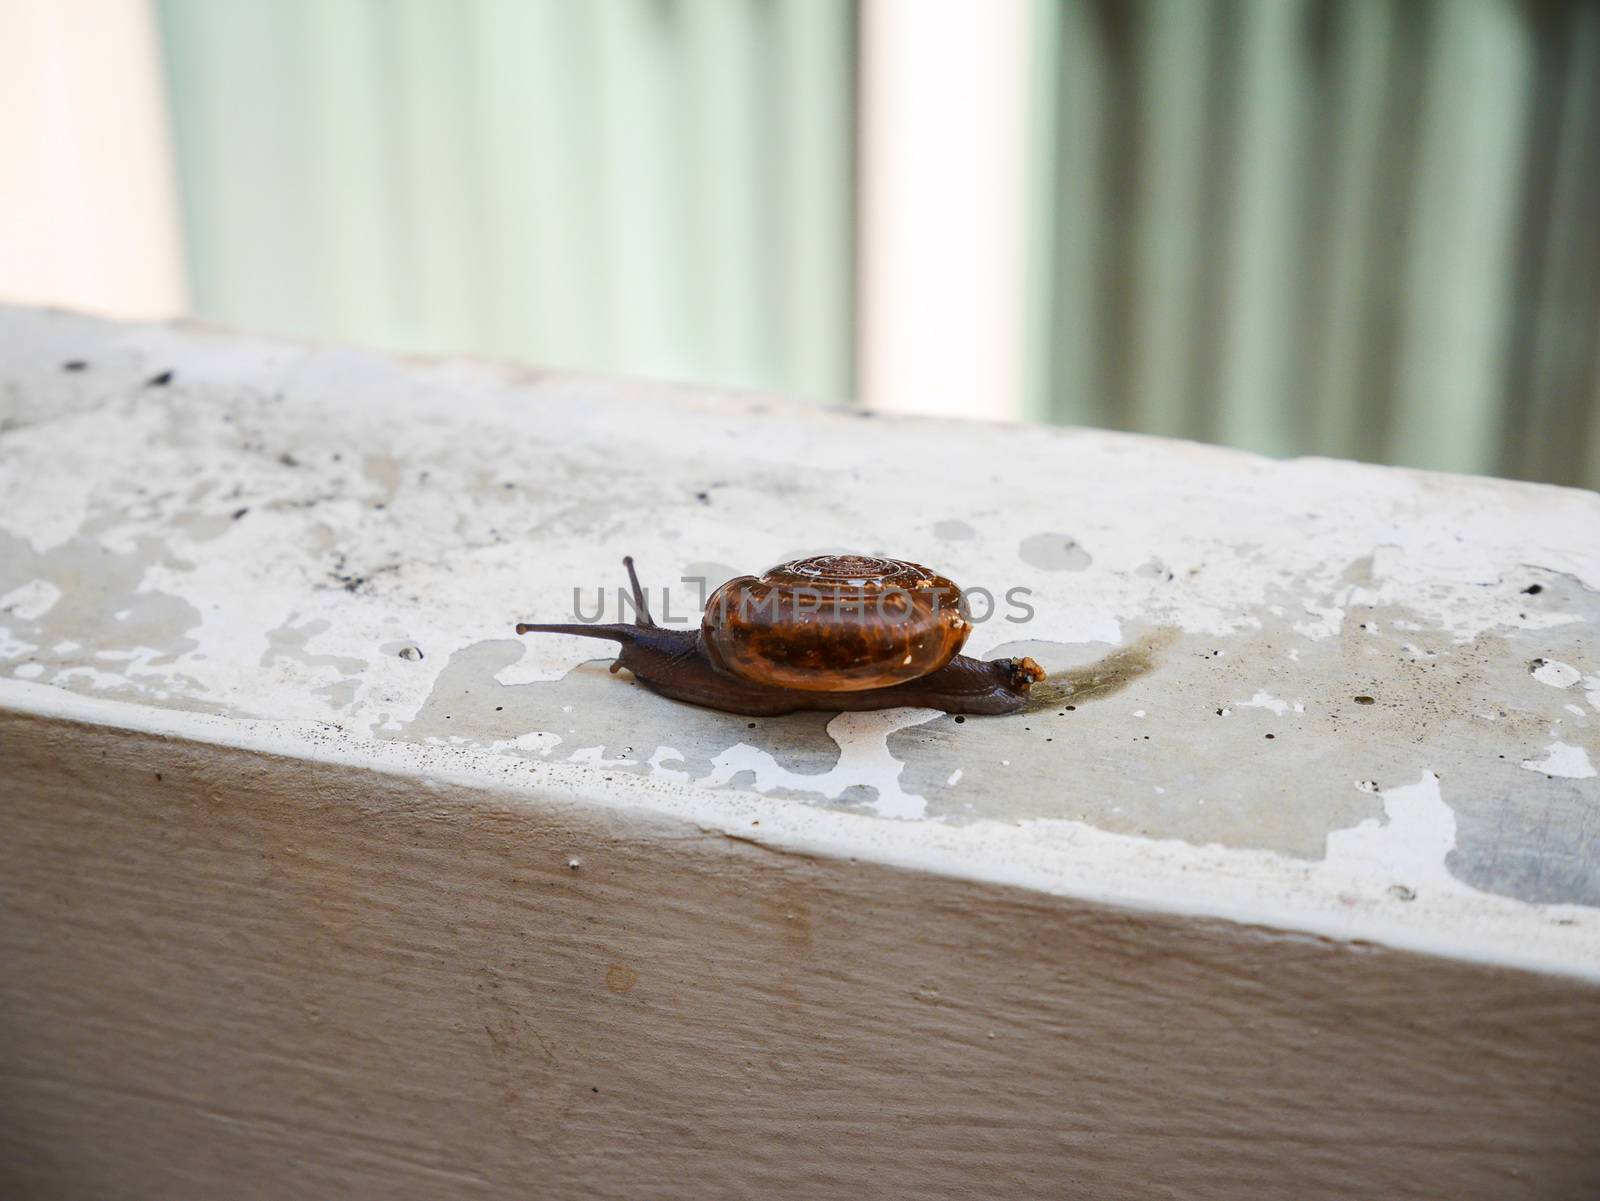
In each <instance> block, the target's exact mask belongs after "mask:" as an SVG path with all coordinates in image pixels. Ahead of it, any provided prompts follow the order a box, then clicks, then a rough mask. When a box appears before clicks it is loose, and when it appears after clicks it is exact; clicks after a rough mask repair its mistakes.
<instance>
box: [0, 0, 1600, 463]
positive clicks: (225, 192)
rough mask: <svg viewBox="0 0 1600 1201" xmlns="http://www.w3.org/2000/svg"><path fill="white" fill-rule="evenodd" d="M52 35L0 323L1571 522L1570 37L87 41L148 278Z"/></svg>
mask: <svg viewBox="0 0 1600 1201" xmlns="http://www.w3.org/2000/svg"><path fill="white" fill-rule="evenodd" d="M56 12H58V10H55V9H53V8H51V6H50V3H49V0H0V35H4V36H0V43H3V44H5V45H6V49H5V50H4V51H0V53H3V54H5V55H6V57H5V58H4V60H3V61H4V63H6V64H12V65H13V66H12V69H11V70H9V71H7V72H6V75H7V78H6V79H5V80H4V81H0V88H5V89H7V91H6V92H5V93H4V96H5V98H6V100H7V103H6V104H5V105H4V106H0V138H4V139H5V141H4V144H3V147H0V149H3V150H4V151H5V154H4V157H5V159H6V166H5V169H7V170H9V171H10V172H11V173H12V176H13V178H14V182H15V183H16V185H17V187H16V189H11V191H12V195H11V197H10V199H9V200H8V199H3V198H0V205H6V206H8V207H5V208H0V212H4V213H6V214H8V219H7V222H6V228H5V229H4V230H0V294H3V295H6V296H8V297H17V298H21V299H46V300H51V299H55V300H63V299H64V300H67V301H71V300H72V299H73V298H74V297H81V298H82V299H81V303H85V304H89V305H90V306H91V307H110V308H115V309H117V311H130V305H129V304H123V305H121V306H120V307H118V306H117V305H115V304H112V303H111V302H110V301H108V300H106V299H104V298H103V297H101V296H100V295H99V294H97V293H96V292H95V289H94V287H92V286H90V283H93V281H90V283H84V282H83V281H82V280H79V279H78V276H76V275H72V273H71V272H70V271H67V269H66V268H65V267H62V266H61V264H64V263H67V261H68V257H69V249H70V247H71V246H73V245H74V244H78V245H80V246H81V245H105V246H116V247H126V246H128V245H130V244H134V245H143V246H145V247H146V249H147V250H148V251H149V253H148V254H146V255H145V258H146V259H147V260H149V262H150V263H156V262H157V260H159V261H160V262H161V263H164V264H165V266H162V267H160V269H159V270H157V268H156V267H155V266H151V267H150V270H151V271H152V272H154V275H152V278H155V275H159V274H161V272H165V275H166V277H167V280H166V282H165V283H157V284H153V285H152V286H151V287H150V288H149V289H147V291H148V292H149V294H150V299H149V300H148V303H147V305H146V307H147V308H148V309H149V310H150V311H151V312H152V313H157V314H159V313H161V312H164V311H170V310H171V309H172V308H173V307H174V306H181V304H182V303H183V299H182V297H183V292H184V291H185V290H187V293H188V304H189V305H190V306H191V307H192V309H193V311H195V312H196V313H198V314H199V315H201V316H203V317H205V318H208V319H212V320H215V321H218V322H222V323H225V324H229V325H235V326H239V327H243V328H247V329H260V330H265V331H270V332H281V333H288V334H296V335H307V336H313V337H319V338H327V339H345V340H354V341H358V342H365V343H370V344H376V345H382V346H389V347H396V348H402V349H415V350H421V351H444V352H468V353H486V354H495V355H505V356H511V357H515V358H519V359H525V360H532V361H538V362H543V363H549V364H552V365H556V366H573V367H585V368H593V369H599V370H606V371H612V372H621V373H628V374H640V375H650V376H662V377H668V378H677V379H687V380H697V381H705V382H710V383H715V384H724V385H736V386H754V387H762V388H776V389H781V390H785V391H790V392H796V393H799V394H802V395H806V396H812V397H817V398H822V399H850V398H855V399H859V400H861V401H862V402H864V403H867V404H870V405H874V406H877V407H883V408H892V409H897V410H913V411H914V410H918V409H924V410H933V411H939V412H946V413H949V412H957V413H968V414H972V415H984V416H1019V417H1029V418H1033V419H1037V420H1047V421H1059V422H1074V423H1085V424H1093V425H1104V426H1111V427H1116V428H1122V429H1131V430H1143V431H1148V432H1153V433H1161V434H1174V435H1180V436H1186V437H1195V438H1202V439H1207V440H1213V441H1221V442H1226V443H1230V444H1234V445H1239V446H1244V447H1249V448H1252V449H1257V450H1261V451H1265V452H1267V453H1270V454H1275V455H1289V454H1307V453H1310V454H1328V455H1340V456H1347V457H1354V458H1363V459H1369V460H1375V461H1380V462H1394V463H1404V464H1411V465H1416V466H1423V467H1433V468H1443V469H1449V470H1458V471H1475V472H1490V473H1495V474H1503V475H1510V476H1517V477H1522V478H1531V479H1540V480H1549V481H1553V482H1560V483H1569V484H1582V485H1586V486H1590V487H1597V486H1600V5H1597V4H1594V3H1590V2H1587V0H1543V2H1541V0H922V2H921V3H917V2H915V0H911V2H908V0H859V3H856V2H852V0H590V2H587V3H569V2H566V0H273V2H271V3H266V2H263V0H83V3H82V5H81V6H79V7H77V8H76V9H75V12H76V13H77V14H78V17H79V20H80V23H81V21H82V20H91V21H93V20H98V21H99V22H100V24H99V25H97V26H95V28H96V29H100V30H111V29H113V28H116V27H117V22H119V21H120V22H122V23H123V24H124V25H126V24H127V23H128V22H129V21H131V22H132V23H133V27H135V28H137V27H138V26H139V22H140V21H143V22H144V26H145V27H146V28H148V29H149V30H151V31H153V32H152V33H151V34H150V35H149V36H148V38H147V39H146V41H147V43H148V44H147V46H146V48H145V49H144V50H143V51H142V52H141V51H140V50H139V47H138V45H136V44H133V43H136V42H137V39H133V43H128V42H127V39H123V40H122V41H119V42H117V43H115V44H116V46H117V47H118V49H117V55H119V56H120V57H119V58H118V62H119V63H120V66H119V68H118V69H119V70H121V71H123V72H124V74H123V75H122V76H120V77H121V78H130V77H134V76H137V75H138V69H139V64H140V63H142V64H143V69H144V71H145V72H146V75H147V76H148V84H149V89H150V94H151V95H152V96H155V97H156V98H157V99H156V101H155V102H152V103H151V104H150V105H148V108H149V114H147V115H146V116H145V117H144V118H142V121H143V125H144V126H145V127H146V128H147V129H148V130H149V131H150V133H149V145H150V148H151V149H150V153H149V154H147V155H143V157H140V156H139V155H136V154H132V152H131V150H130V148H136V147H138V146H139V145H140V143H139V142H138V138H137V136H135V134H134V133H132V132H130V130H131V129H132V127H133V126H134V125H136V124H138V123H139V122H140V120H141V118H140V117H139V116H138V111H137V110H138V107H139V106H138V102H137V97H138V94H139V89H138V87H133V88H131V89H130V88H127V87H124V89H123V92H122V94H123V95H124V96H130V97H132V98H133V99H132V103H130V104H129V105H125V106H123V107H124V108H126V109H128V112H126V113H124V114H122V116H123V118H124V119H123V120H122V123H121V125H120V126H118V128H119V130H120V132H119V133H118V134H117V140H118V145H119V147H120V148H121V151H122V152H123V153H124V154H125V155H127V156H128V157H129V161H135V162H138V163H142V164H146V165H147V167H148V169H149V170H154V171H155V172H156V174H157V175H158V176H159V175H160V173H161V172H162V171H166V172H167V173H168V174H169V175H170V176H172V177H174V178H175V180H176V183H175V185H174V184H171V183H169V184H168V185H167V189H168V193H176V195H177V197H178V200H177V202H176V204H175V205H174V204H173V202H172V201H170V199H169V200H168V201H167V202H166V203H167V204H168V205H169V206H172V207H175V208H176V209H177V210H179V211H181V230H182V237H181V243H180V242H179V240H178V239H176V238H173V239H171V240H170V241H171V242H172V244H171V245H168V246H165V247H164V244H163V243H162V242H161V238H160V234H159V231H160V229H161V227H162V217H161V215H160V209H161V205H162V201H161V199H160V197H161V195H162V193H161V186H162V185H161V184H160V183H159V182H158V183H156V184H154V185H146V186H144V187H143V191H142V192H140V193H139V194H140V195H144V196H146V199H145V200H144V201H141V202H140V203H141V204H142V205H143V206H144V207H143V209H142V210H138V211H144V212H146V217H145V218H143V219H142V220H143V225H139V224H138V223H137V222H135V223H134V224H131V225H130V223H129V220H130V218H129V214H130V213H133V212H135V211H136V209H137V206H134V205H131V203H129V201H130V199H131V198H132V196H133V194H132V193H131V192H130V193H129V194H128V195H127V196H124V195H121V194H119V192H118V187H117V183H116V182H115V181H116V180H117V179H136V176H134V175H128V174H126V172H118V171H113V172H109V173H107V172H102V173H101V175H94V174H93V173H92V172H91V173H90V175H87V176H84V175H78V176H74V175H72V174H71V173H70V172H64V171H63V169H62V168H61V162H62V161H64V160H63V153H64V150H63V147H62V146H57V145H56V143H57V142H73V140H74V139H76V140H77V142H83V143H84V144H85V145H89V146H90V148H91V149H92V148H93V145H92V144H93V143H94V142H95V141H96V140H99V141H104V140H106V136H107V135H105V134H104V133H103V132H102V127H101V126H96V125H94V124H93V123H92V122H90V123H88V124H85V122H84V121H83V120H78V119H76V118H73V117H72V116H71V113H72V112H75V111H99V110H104V109H105V108H106V107H107V106H106V105H105V104H101V105H100V106H99V110H97V109H96V106H95V104H94V103H93V96H94V94H97V93H96V91H95V88H96V84H97V83H99V82H102V81H103V78H104V77H107V76H108V71H109V69H108V68H107V67H106V65H105V64H106V61H107V59H106V53H107V52H106V51H105V50H104V45H103V44H102V42H101V41H97V40H96V39H95V38H94V37H87V38H86V36H85V33H84V31H83V30H78V32H76V33H72V34H70V35H69V36H61V35H60V30H59V29H56V30H55V32H54V33H52V32H51V30H52V29H54V28H55V25H59V23H60V18H59V16H57V15H50V14H52V13H56ZM96 12H97V13H99V14H100V16H99V17H98V18H94V17H84V16H83V14H85V13H96ZM41 13H45V14H46V16H45V17H41V15H40V14H41ZM119 14H120V15H119ZM51 22H54V23H55V25H52V24H51ZM986 22H987V24H986ZM125 43H126V44H125ZM104 44H110V43H104ZM141 53H142V54H143V58H142V59H141V58H140V54H141ZM16 64H22V65H23V66H25V67H26V70H21V69H20V68H19V67H17V66H16ZM128 72H132V76H130V75H129V74H128ZM113 74H114V73H113ZM41 81H43V82H41ZM30 89H31V90H30ZM52 89H53V90H52ZM80 93H81V94H80ZM163 95H164V97H165V114H164V117H163V115H162V112H161V108H162V106H161V104H160V102H159V101H160V97H162V96H163ZM40 96H45V97H46V98H47V99H48V98H49V97H50V96H54V97H56V100H55V101H52V102H50V103H48V104H45V107H44V108H43V109H41V107H40V105H41V103H43V102H41V101H40V99H39V97H40ZM62 96H66V97H67V98H68V100H70V103H67V102H64V101H62V100H61V97H62ZM112 107H113V108H115V107H116V106H115V105H114V104H113V105H112ZM46 110H47V111H48V113H49V114H52V115H50V117H49V120H50V121H52V122H54V124H50V125H49V129H50V130H51V131H52V132H51V134H50V136H49V137H41V136H39V133H38V130H39V129H40V128H41V126H40V125H39V124H38V122H39V120H41V118H39V117H38V114H39V113H40V112H41V111H46ZM18 113H24V114H29V116H27V117H25V118H24V117H18V116H17V114H18ZM24 126H26V128H24ZM169 134H170V143H171V146H172V148H173V152H172V156H171V159H170V160H169V159H168V158H167V157H165V150H164V144H165V142H166V141H167V140H168V139H169ZM52 139H54V140H52ZM86 139H87V141H86ZM75 144H76V143H75ZM77 153H78V157H77V159H76V160H73V161H80V162H96V161H99V160H97V159H95V158H94V156H92V155H86V154H85V153H83V150H82V147H81V146H80V147H78V151H77ZM107 153H108V154H109V151H108V152H107ZM150 164H153V166H149V165H150ZM172 164H175V165H172ZM41 172H42V174H41ZM52 172H53V173H52ZM103 178H104V179H110V180H112V181H113V182H111V183H109V184H107V183H104V182H94V181H96V180H101V179H103ZM41 180H42V181H44V182H41ZM85 180H88V181H90V182H83V181H85ZM74 181H78V182H76V183H75V182H74ZM52 187H53V188H57V189H58V190H59V189H68V190H70V191H72V192H73V193H74V195H75V199H76V201H77V203H76V204H75V205H52V204H50V203H49V202H48V201H49V196H50V194H51V193H50V192H49V190H48V189H49V188H52ZM18 189H20V190H18ZM135 190H137V189H135ZM150 196H154V197H156V199H155V200H154V201H150V200H149V199H148V197H150ZM18 197H22V199H18ZM152 205H153V207H152ZM151 212H154V213H155V216H153V217H151V216H149V214H150V213H151ZM73 223H75V224H73ZM97 223H98V224H97ZM171 225H172V226H173V227H174V228H176V227H177V226H178V225H179V217H178V216H177V215H176V214H173V215H172V217H171ZM88 226H92V227H93V229H92V230H91V231H90V232H91V233H92V234H93V236H88V235H85V236H82V237H79V238H76V239H74V238H73V237H72V236H70V235H71V232H72V230H74V229H79V228H80V227H85V228H86V227H88ZM57 227H59V228H57ZM62 230H66V231H67V232H66V233H65V234H63V233H62ZM141 230H144V231H152V230H153V231H155V232H154V233H149V232H143V233H142V232H140V231H141ZM96 231H98V232H96ZM108 231H109V232H108ZM47 235H48V236H47ZM97 238H98V241H96V239H97ZM41 247H42V248H43V249H41ZM24 251H26V252H27V253H23V252H24ZM52 255H53V256H54V258H53V259H52V257H51V256H52ZM82 258H83V256H82V255H81V254H80V255H79V261H81V260H82ZM52 262H54V263H56V266H57V268H58V269H57V275H58V276H60V278H62V279H69V277H70V279H69V282H68V283H64V284H62V285H61V287H60V288H55V289H54V290H52V287H48V286H44V285H38V286H35V284H33V283H29V281H30V280H32V281H37V280H38V279H47V278H53V277H51V276H50V271H51V263H52ZM18 264H21V265H22V266H23V267H26V268H27V269H28V270H27V272H24V271H23V270H22V269H21V267H19V266H18ZM29 273H31V274H29ZM63 273H64V274H63ZM19 280H21V281H22V283H21V284H19V283H18V281H19ZM71 280H77V281H78V282H76V283H73V282H70V281H71ZM24 285H26V286H24ZM74 289H76V290H74ZM101 290H102V291H104V289H103V288H102V289H101ZM138 309H139V303H138V302H137V300H136V301H134V302H132V303H131V311H138Z"/></svg>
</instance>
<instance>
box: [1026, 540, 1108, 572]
mask: <svg viewBox="0 0 1600 1201" xmlns="http://www.w3.org/2000/svg"><path fill="white" fill-rule="evenodd" d="M1017 557H1018V558H1020V559H1021V560H1022V561H1023V562H1024V563H1026V564H1027V565H1028V566H1029V567H1037V568H1038V569H1039V570H1040V571H1084V570H1086V569H1087V568H1088V566H1089V565H1090V564H1091V563H1093V562H1094V558H1093V557H1092V556H1091V555H1090V554H1089V552H1088V551H1086V550H1084V549H1083V547H1081V546H1079V545H1078V542H1077V540H1076V539H1075V538H1073V537H1072V536H1071V535H1070V534H1035V535H1033V537H1031V538H1024V539H1023V540H1022V542H1021V544H1020V545H1019V546H1018V547H1017Z"/></svg>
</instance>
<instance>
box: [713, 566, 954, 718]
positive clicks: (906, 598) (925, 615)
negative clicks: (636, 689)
mask: <svg viewBox="0 0 1600 1201" xmlns="http://www.w3.org/2000/svg"><path fill="white" fill-rule="evenodd" d="M971 631H972V626H971V623H969V622H968V621H967V618H966V616H965V614H964V613H963V612H962V607H961V590H960V589H959V588H957V587H956V586H955V585H954V584H953V583H951V582H950V581H949V580H948V579H946V578H945V577H944V576H942V575H939V574H938V573H936V572H934V571H931V570H929V569H928V568H926V567H923V566H921V565H919V564H916V563H906V562H902V561H901V560H899V559H885V558H879V557H877V556H874V555H813V556H811V557H810V558H806V559H797V560H795V561H794V562H792V563H783V564H780V565H778V566H777V567H773V568H771V569H769V570H768V571H766V572H765V573H763V574H762V575H761V577H760V578H759V579H758V578H757V577H755V576H740V577H738V578H737V579H732V580H729V581H728V582H727V583H726V584H724V585H723V586H722V587H721V588H719V589H717V591H716V592H714V593H713V594H712V595H711V598H710V599H709V600H708V601H707V602H706V612H705V617H704V618H703V619H702V621H701V623H700V635H701V641H702V642H703V644H704V646H705V648H706V653H707V654H708V656H709V657H710V659H711V661H712V663H713V664H715V665H716V666H717V667H718V668H719V669H720V670H722V671H726V672H729V673H730V674H732V675H735V676H739V677H740V678H742V679H746V680H750V681H753V682H755V683H760V684H770V685H773V686H776V687H781V688H797V689H800V690H802V691H807V692H856V691H862V690H864V689H868V688H886V687H888V686H889V685H892V684H901V683H904V682H905V681H907V680H914V679H916V678H918V677H919V676H925V675H927V674H928V673H930V672H934V671H938V670H939V669H940V668H941V667H943V666H944V665H945V664H947V663H949V662H950V660H951V659H952V658H954V657H955V655H956V653H957V652H958V651H960V649H961V647H962V644H963V643H965V642H966V640H967V635H968V634H969V633H971Z"/></svg>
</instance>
